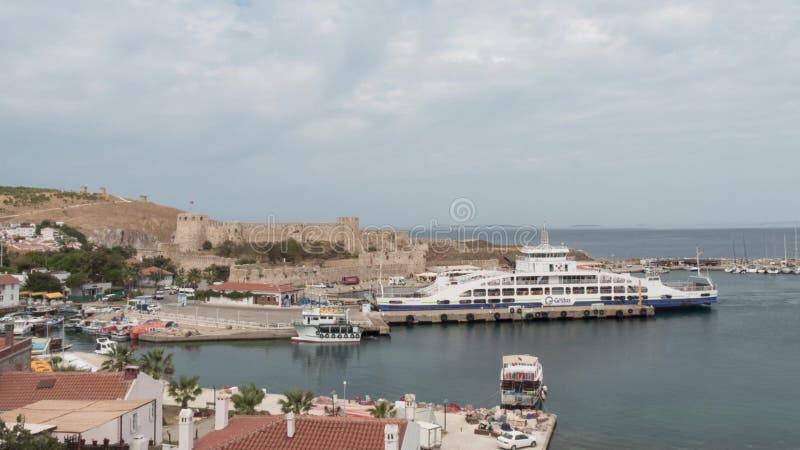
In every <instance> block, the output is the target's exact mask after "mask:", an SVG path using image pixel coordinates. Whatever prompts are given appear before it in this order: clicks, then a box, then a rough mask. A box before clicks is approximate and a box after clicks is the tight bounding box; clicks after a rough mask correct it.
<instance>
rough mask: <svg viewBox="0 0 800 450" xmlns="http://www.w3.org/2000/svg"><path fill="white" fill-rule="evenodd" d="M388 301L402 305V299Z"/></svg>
mask: <svg viewBox="0 0 800 450" xmlns="http://www.w3.org/2000/svg"><path fill="white" fill-rule="evenodd" d="M389 303H390V304H392V305H402V304H403V301H402V300H389ZM323 319H324V317H323Z"/></svg>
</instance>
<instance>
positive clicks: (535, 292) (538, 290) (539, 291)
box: [531, 288, 544, 295]
mask: <svg viewBox="0 0 800 450" xmlns="http://www.w3.org/2000/svg"><path fill="white" fill-rule="evenodd" d="M543 292H544V291H543V290H542V288H533V289H531V295H542V293H543Z"/></svg>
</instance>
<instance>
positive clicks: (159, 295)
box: [153, 290, 164, 300]
mask: <svg viewBox="0 0 800 450" xmlns="http://www.w3.org/2000/svg"><path fill="white" fill-rule="evenodd" d="M153 298H154V299H156V300H164V291H162V290H158V291H156V293H155V294H153Z"/></svg>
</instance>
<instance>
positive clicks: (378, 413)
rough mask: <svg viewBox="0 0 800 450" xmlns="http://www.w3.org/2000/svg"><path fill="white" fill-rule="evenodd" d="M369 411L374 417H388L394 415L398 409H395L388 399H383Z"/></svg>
mask: <svg viewBox="0 0 800 450" xmlns="http://www.w3.org/2000/svg"><path fill="white" fill-rule="evenodd" d="M369 413H370V414H372V417H376V418H378V419H386V418H388V417H394V416H395V414H397V411H395V409H394V405H393V404H391V403H389V402H387V401H386V400H381V401H379V402H378V403H375V405H374V406H373V407H372V408H370V409H369Z"/></svg>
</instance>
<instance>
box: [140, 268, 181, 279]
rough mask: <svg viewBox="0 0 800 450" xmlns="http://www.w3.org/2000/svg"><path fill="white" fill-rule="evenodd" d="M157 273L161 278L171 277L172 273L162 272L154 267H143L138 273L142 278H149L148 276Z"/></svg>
mask: <svg viewBox="0 0 800 450" xmlns="http://www.w3.org/2000/svg"><path fill="white" fill-rule="evenodd" d="M157 273H160V274H161V276H169V275H173V273H172V272H170V271H169V270H164V269H162V268H160V267H155V266H150V267H145V268H144V269H142V270H140V271H139V275H141V276H143V277H149V276H150V275H155V274H157Z"/></svg>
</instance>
